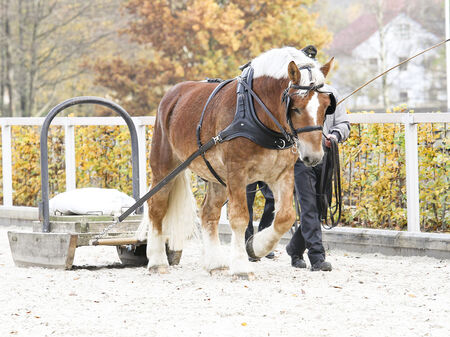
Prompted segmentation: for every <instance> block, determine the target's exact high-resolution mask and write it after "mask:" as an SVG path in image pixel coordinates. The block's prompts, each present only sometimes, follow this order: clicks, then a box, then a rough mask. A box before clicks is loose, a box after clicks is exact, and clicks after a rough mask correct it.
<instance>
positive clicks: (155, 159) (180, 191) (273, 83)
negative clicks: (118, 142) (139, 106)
mask: <svg viewBox="0 0 450 337" xmlns="http://www.w3.org/2000/svg"><path fill="white" fill-rule="evenodd" d="M332 63H333V59H331V60H330V61H329V62H328V63H326V64H325V65H323V66H320V65H319V64H318V63H317V62H316V61H315V60H312V59H311V58H309V57H307V56H306V55H305V54H304V53H303V52H302V51H301V50H298V49H296V48H293V47H284V48H280V49H272V50H270V51H268V52H266V53H263V54H261V55H260V56H258V57H256V58H255V59H253V60H252V61H251V63H250V64H249V67H250V68H251V69H252V74H253V80H252V84H253V86H252V89H250V90H253V93H254V94H255V95H254V96H253V98H252V100H253V101H255V100H257V98H259V100H261V103H259V102H257V103H256V104H255V105H254V112H255V113H256V116H257V119H258V120H259V122H260V124H262V125H263V126H264V127H265V128H266V129H270V130H272V132H273V133H274V134H276V133H280V132H279V131H280V130H279V129H280V127H281V128H282V129H283V130H281V131H283V132H285V133H286V134H285V136H286V137H287V138H288V139H287V140H286V142H288V143H289V142H290V145H292V146H287V145H289V144H281V145H277V146H278V149H271V148H266V147H263V146H261V145H259V144H257V143H255V142H253V141H252V140H250V139H249V138H245V137H240V136H239V137H235V138H233V139H232V140H230V141H223V142H222V143H220V144H217V145H216V146H214V147H213V148H211V149H210V150H209V151H207V152H206V153H205V158H206V159H207V161H209V163H210V165H211V166H212V167H213V169H214V171H215V172H216V175H214V174H212V172H211V170H210V169H209V168H208V167H207V165H206V164H205V161H204V160H203V159H202V158H200V157H199V158H197V159H195V160H194V161H193V162H192V163H191V165H190V169H191V170H192V171H193V172H194V173H195V174H197V175H198V176H200V177H202V178H203V179H205V180H206V181H207V183H206V190H207V191H206V197H205V199H204V201H203V204H202V208H201V212H200V219H201V228H202V230H201V231H202V239H203V255H204V267H205V269H206V270H207V271H209V272H213V271H215V270H220V269H225V268H229V270H230V273H231V274H232V275H236V276H238V277H243V278H249V277H252V276H253V270H252V265H251V263H249V261H248V254H249V255H251V256H254V257H263V256H265V255H266V254H268V253H269V252H270V251H272V250H273V249H274V248H275V247H276V245H277V244H278V242H279V240H280V238H281V237H282V235H283V234H284V233H285V232H287V231H288V230H289V228H290V227H291V226H292V224H293V222H294V219H295V212H294V208H293V207H292V203H293V200H292V198H293V193H292V191H293V190H294V181H293V179H294V174H293V169H294V164H295V161H296V159H297V158H298V157H300V159H301V160H302V161H303V162H304V163H305V164H306V165H310V166H313V165H316V164H317V163H318V162H319V161H320V160H321V159H322V156H323V149H322V131H321V130H322V126H323V123H324V120H325V114H326V111H327V109H328V108H329V106H330V104H332V100H331V98H330V93H327V92H321V91H320V90H319V89H318V88H320V87H321V86H322V85H323V84H324V80H325V77H326V75H327V74H328V72H329V70H330V68H331V66H332ZM239 83H240V81H239V77H238V78H236V79H234V80H233V81H231V82H230V83H229V84H227V85H226V86H223V88H222V89H221V90H220V91H218V92H217V93H216V94H215V95H214V97H212V98H211V100H210V102H209V104H208V105H207V106H206V109H205V110H204V112H203V117H202V128H201V132H200V134H199V137H200V141H201V142H203V143H204V142H206V141H208V140H209V139H211V138H212V137H214V136H216V135H218V134H219V133H220V132H221V131H222V130H224V129H226V128H227V126H229V125H230V124H231V123H232V121H233V120H234V118H235V115H236V106H237V102H238V100H237V99H236V97H237V90H239ZM217 86H218V83H210V82H206V81H202V82H192V81H191V82H183V83H179V84H177V85H175V86H174V87H172V88H171V89H170V90H169V91H168V92H167V93H166V94H165V96H164V97H163V99H162V100H161V103H160V105H159V109H158V113H157V115H156V122H155V128H154V134H153V139H152V148H151V154H150V164H151V168H152V183H153V184H156V183H158V182H160V181H161V180H162V179H163V178H164V177H165V176H167V175H168V174H169V173H170V172H171V171H172V170H173V169H174V168H175V167H176V166H177V165H179V164H180V163H181V162H182V161H184V160H185V159H186V158H188V157H189V155H190V154H192V153H193V152H195V151H196V150H197V149H198V141H197V137H196V129H197V124H198V123H199V120H200V118H201V116H202V110H203V108H204V107H205V103H206V102H207V100H208V98H209V96H210V94H211V93H212V91H213V90H214V89H215V88H216V87H217ZM264 106H265V107H264ZM268 112H269V113H268ZM270 113H271V114H272V117H274V118H272V117H271V116H269V115H270ZM241 125H244V123H241ZM286 130H290V131H286ZM244 131H245V130H244ZM216 176H218V177H220V178H221V180H223V182H224V183H225V184H226V186H224V185H222V184H221V183H219V182H218V180H217V178H216ZM255 181H264V182H266V183H267V184H268V185H269V187H270V188H271V190H272V191H273V194H274V197H275V206H276V210H275V219H274V222H273V224H272V225H271V226H270V227H268V228H266V229H264V230H263V231H261V232H258V233H257V234H256V235H254V236H253V237H252V238H251V239H250V240H249V242H247V245H246V243H245V242H244V233H245V229H246V227H247V224H248V221H249V214H248V210H247V203H246V186H247V184H250V183H252V182H255ZM227 198H228V201H229V202H228V212H229V220H230V224H231V229H232V240H231V254H230V257H229V258H230V261H227V259H226V258H225V256H224V254H223V252H222V249H221V245H220V241H219V234H218V221H219V218H220V213H221V207H222V205H223V204H224V202H225V201H226V199H227ZM148 215H149V220H150V223H151V225H150V226H149V230H148V241H147V242H148V244H147V257H148V260H149V263H148V268H149V270H150V271H151V272H157V273H166V272H168V266H169V264H172V262H173V261H172V257H173V254H171V253H173V252H181V251H182V249H183V242H184V240H185V238H186V237H188V236H189V235H191V234H192V231H193V228H195V227H196V225H195V224H196V220H197V213H196V207H195V200H194V198H193V195H192V192H191V187H190V175H189V173H187V171H185V172H184V173H182V174H180V175H178V176H177V178H175V179H174V180H173V181H171V182H170V183H169V184H168V185H166V186H165V187H164V188H163V189H162V190H161V191H159V192H158V193H156V194H155V195H154V196H153V197H152V198H151V199H149V200H148ZM168 257H169V261H168Z"/></svg>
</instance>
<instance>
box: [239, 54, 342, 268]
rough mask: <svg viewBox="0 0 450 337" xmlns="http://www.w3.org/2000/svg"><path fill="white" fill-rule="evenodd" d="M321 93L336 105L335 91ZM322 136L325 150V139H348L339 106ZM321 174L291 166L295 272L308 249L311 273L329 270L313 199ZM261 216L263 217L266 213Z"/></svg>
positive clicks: (328, 118)
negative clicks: (296, 221)
mask: <svg viewBox="0 0 450 337" xmlns="http://www.w3.org/2000/svg"><path fill="white" fill-rule="evenodd" d="M302 51H303V52H304V53H305V54H306V55H307V56H308V57H310V58H312V59H315V57H316V54H317V49H316V48H315V47H314V46H307V47H305V48H303V49H302ZM323 91H329V92H332V93H333V95H334V96H335V98H336V101H339V94H338V92H337V90H336V89H335V88H333V87H331V86H329V85H325V86H324V89H323ZM323 133H324V135H326V138H324V144H323V145H324V146H325V147H330V141H329V140H328V138H331V137H333V138H334V139H335V140H337V141H338V142H342V141H344V140H346V139H347V138H348V136H349V134H350V123H349V120H348V118H347V113H346V110H345V107H344V105H343V104H340V105H338V106H337V108H336V111H335V113H334V114H332V115H327V116H326V119H325V122H324V127H323ZM321 170H322V164H321V163H320V164H318V165H317V166H314V167H309V166H306V165H305V164H303V162H302V161H301V160H300V159H298V160H297V162H296V163H295V166H294V183H295V193H296V194H297V197H298V200H299V201H300V207H301V216H300V217H301V224H300V226H299V227H298V228H297V230H296V231H295V233H294V235H293V237H292V238H291V240H290V241H289V243H288V245H287V246H286V252H287V253H288V255H289V256H290V257H291V265H292V266H293V267H295V268H306V262H305V261H304V259H303V254H304V252H305V250H306V249H308V258H309V261H310V262H311V270H312V271H319V270H321V271H330V270H331V269H332V266H331V263H329V262H328V261H325V249H324V247H323V243H322V229H321V223H320V219H319V210H318V207H317V199H316V194H317V190H316V183H317V182H318V181H320V174H321ZM267 189H268V188H267ZM268 190H269V189H268ZM269 191H270V190H269ZM271 195H272V193H271ZM272 200H273V195H272ZM252 204H253V201H252ZM269 205H270V204H269ZM266 206H267V204H266ZM272 207H273V206H272ZM250 209H251V208H250V207H249V210H250ZM273 211H274V207H273V208H272V209H268V210H267V213H268V214H272V219H271V221H270V223H271V222H272V220H273ZM264 213H266V209H265V210H264ZM270 223H269V225H270ZM264 226H265V227H267V226H268V225H266V224H264ZM265 227H263V228H265ZM252 229H253V227H252ZM260 229H261V228H260ZM251 233H253V231H252V232H251ZM246 234H247V233H246ZM246 239H247V235H246Z"/></svg>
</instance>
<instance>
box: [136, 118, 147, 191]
mask: <svg viewBox="0 0 450 337" xmlns="http://www.w3.org/2000/svg"><path fill="white" fill-rule="evenodd" d="M136 129H137V130H136V132H137V136H138V143H139V191H140V194H141V195H140V196H141V197H142V196H144V194H145V193H147V192H148V186H147V144H146V137H145V136H146V134H145V131H146V125H145V124H140V121H138V123H136Z"/></svg>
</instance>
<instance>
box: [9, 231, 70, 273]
mask: <svg viewBox="0 0 450 337" xmlns="http://www.w3.org/2000/svg"><path fill="white" fill-rule="evenodd" d="M77 238H78V236H77V235H73V234H66V233H30V232H13V231H8V239H9V246H10V248H11V255H12V257H13V260H14V263H15V264H16V266H18V267H44V268H54V269H70V268H72V263H73V258H74V256H75V248H76V246H77Z"/></svg>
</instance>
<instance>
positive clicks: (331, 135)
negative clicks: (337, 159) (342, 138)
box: [325, 133, 338, 147]
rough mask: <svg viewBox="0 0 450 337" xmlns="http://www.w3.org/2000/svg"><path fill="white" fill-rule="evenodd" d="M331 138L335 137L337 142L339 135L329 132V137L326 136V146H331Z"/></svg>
mask: <svg viewBox="0 0 450 337" xmlns="http://www.w3.org/2000/svg"><path fill="white" fill-rule="evenodd" d="M330 138H333V139H334V140H335V141H336V142H337V141H338V139H337V137H336V136H335V135H333V134H331V133H329V134H328V135H327V137H326V138H325V146H326V147H331V141H330Z"/></svg>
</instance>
